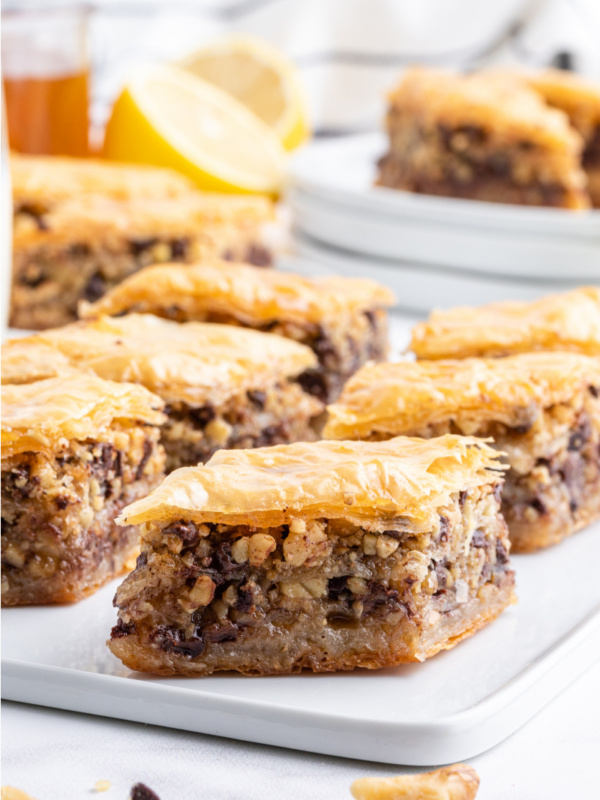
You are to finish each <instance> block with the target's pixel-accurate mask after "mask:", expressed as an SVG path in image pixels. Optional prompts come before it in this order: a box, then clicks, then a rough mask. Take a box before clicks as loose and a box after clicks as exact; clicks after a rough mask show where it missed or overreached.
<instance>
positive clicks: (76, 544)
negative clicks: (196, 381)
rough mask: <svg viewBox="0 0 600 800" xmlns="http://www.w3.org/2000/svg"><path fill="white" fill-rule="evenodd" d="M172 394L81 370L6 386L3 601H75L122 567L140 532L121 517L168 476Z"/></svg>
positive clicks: (3, 399)
mask: <svg viewBox="0 0 600 800" xmlns="http://www.w3.org/2000/svg"><path fill="white" fill-rule="evenodd" d="M161 408H162V401H161V400H160V399H159V398H158V397H156V396H155V395H153V394H151V393H150V392H148V391H147V390H146V389H144V388H143V387H141V386H135V385H132V384H126V383H112V382H110V381H104V380H102V379H100V378H97V377H96V376H92V375H83V374H80V375H71V376H69V377H68V378H63V377H57V378H48V379H46V380H40V381H37V382H35V383H29V384H22V385H14V386H10V385H9V386H3V387H2V605H3V606H15V605H30V604H36V603H65V602H71V601H74V600H80V599H81V598H83V597H85V596H87V595H89V594H92V593H93V592H95V591H96V589H98V588H99V587H100V586H102V585H103V584H104V583H106V582H107V581H108V580H110V579H111V578H114V577H115V576H117V575H119V574H121V573H122V572H123V571H124V570H125V569H126V567H127V565H128V562H129V561H130V560H131V559H132V557H133V556H134V555H135V554H136V551H137V548H138V538H137V531H136V529H135V528H134V527H132V526H131V525H129V526H118V525H116V523H115V517H116V516H117V515H118V514H119V513H120V512H121V511H122V509H123V508H124V507H125V506H126V505H128V504H129V503H131V502H133V501H134V500H137V499H139V498H141V497H145V496H146V495H147V494H148V493H149V492H150V491H151V490H152V489H154V487H155V486H156V485H157V484H158V483H159V482H160V480H161V478H162V477H163V475H164V472H163V467H164V461H165V456H164V451H163V449H162V447H161V446H160V444H159V443H158V439H159V428H158V426H159V425H160V423H161V422H162V419H163V415H162V413H161Z"/></svg>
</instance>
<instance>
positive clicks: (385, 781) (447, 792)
mask: <svg viewBox="0 0 600 800" xmlns="http://www.w3.org/2000/svg"><path fill="white" fill-rule="evenodd" d="M478 789H479V775H478V774H477V773H476V772H475V770H474V769H473V767H470V766H469V765H468V764H452V765H451V766H449V767H442V768H441V769H436V770H434V771H433V772H424V773H420V774H418V775H398V776H397V777H396V778H359V780H357V781H354V783H353V784H352V786H351V787H350V791H351V792H352V796H353V797H354V798H355V800H425V798H427V800H473V798H474V797H475V795H476V794H477V790H478Z"/></svg>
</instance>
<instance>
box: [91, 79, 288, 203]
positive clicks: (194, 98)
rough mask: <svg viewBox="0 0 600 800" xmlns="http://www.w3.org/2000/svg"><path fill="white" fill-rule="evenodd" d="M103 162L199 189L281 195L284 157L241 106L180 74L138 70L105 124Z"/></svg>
mask: <svg viewBox="0 0 600 800" xmlns="http://www.w3.org/2000/svg"><path fill="white" fill-rule="evenodd" d="M103 153H104V156H105V157H106V158H110V159H114V160H119V161H130V162H138V163H144V164H154V165H156V166H161V167H170V168H172V169H176V170H179V171H180V172H182V173H184V174H185V175H187V176H188V177H190V178H191V179H192V180H193V181H194V182H195V183H196V184H197V185H198V186H199V187H200V188H201V189H206V190H208V191H220V192H255V193H266V194H271V195H275V194H277V193H278V192H279V190H280V187H281V183H282V178H283V171H284V164H285V151H284V150H283V147H282V146H281V143H280V142H279V140H278V138H277V136H276V135H275V134H274V133H273V131H272V130H271V129H270V128H269V127H268V126H267V125H265V123H263V122H262V121H261V120H259V119H258V118H257V117H256V116H255V115H254V114H252V113H251V112H250V111H248V109H246V108H245V107H244V106H243V105H242V104H241V103H239V102H238V101H237V100H235V99H234V98H233V97H231V96H230V95H228V94H227V93H226V92H224V91H222V90H221V89H219V88H217V87H216V86H213V85H211V84H210V83H207V82H206V81H203V80H201V79H200V78H198V77H196V76H194V75H191V74H190V73H189V72H186V71H185V70H183V69H180V68H179V67H175V66H170V65H153V66H149V67H144V68H141V69H138V70H137V71H136V72H135V73H134V74H133V76H132V78H131V80H130V81H129V83H128V84H127V85H126V87H125V89H124V90H123V92H122V93H121V95H120V97H119V98H118V100H117V102H116V103H115V106H114V108H113V111H112V115H111V118H110V120H109V122H108V125H107V128H106V134H105V140H104V151H103Z"/></svg>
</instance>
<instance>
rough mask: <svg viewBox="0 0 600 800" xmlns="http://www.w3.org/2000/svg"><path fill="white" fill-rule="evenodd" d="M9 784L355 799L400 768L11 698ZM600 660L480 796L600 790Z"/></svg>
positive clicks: (67, 799) (515, 743)
mask: <svg viewBox="0 0 600 800" xmlns="http://www.w3.org/2000/svg"><path fill="white" fill-rule="evenodd" d="M2 751H3V752H2V783H3V784H9V785H14V786H17V787H19V788H22V789H24V790H26V791H28V792H30V793H31V794H32V795H33V797H35V798H36V800H78V799H79V798H81V800H84V798H90V797H94V796H96V794H95V792H94V791H93V787H94V783H95V782H96V781H97V780H100V779H106V780H109V781H111V784H112V786H111V789H110V790H109V791H108V792H106V793H103V794H101V795H98V796H99V797H102V798H106V800H126V798H128V796H129V795H128V792H129V789H130V787H131V786H132V784H133V783H135V782H137V781H142V782H144V783H146V784H147V785H148V786H150V787H151V788H152V789H154V791H155V792H157V794H158V795H159V797H160V798H161V800H221V798H222V799H223V800H225V798H226V799H227V800H230V799H231V800H233V799H234V798H235V800H238V799H239V800H242V798H243V800H268V799H269V798H273V800H279V799H281V800H349V798H350V792H349V786H350V784H351V783H352V781H353V780H355V779H356V778H359V777H362V776H365V775H382V776H383V775H393V774H398V773H400V772H405V771H407V770H403V769H402V768H395V767H390V766H387V765H377V764H373V763H367V762H359V761H347V760H345V759H340V758H329V757H325V756H318V755H310V754H307V753H300V752H295V751H291V750H282V749H278V748H275V747H264V746H262V745H254V744H247V743H244V742H237V741H230V740H227V739H218V738H213V737H210V736H203V735H201V734H194V733H182V732H178V731H173V730H169V729H167V728H153V727H149V726H146V725H140V724H136V723H130V722H119V721H117V720H112V719H104V718H102V717H90V716H87V715H83V714H72V713H69V712H66V711H53V710H50V709H43V708H37V707H34V706H26V705H20V704H18V703H7V702H5V703H3V704H2ZM599 760H600V663H597V664H596V665H595V666H594V667H592V668H591V669H590V670H588V671H587V672H586V673H585V674H584V675H583V676H582V677H581V678H579V680H577V681H576V682H575V683H574V684H572V685H571V686H570V687H569V688H568V689H567V690H566V691H565V692H563V693H562V694H561V695H560V696H559V697H558V698H557V699H556V700H555V701H554V702H553V703H551V704H550V705H549V706H547V707H546V708H545V709H543V710H542V711H541V712H540V713H539V714H538V715H537V716H536V717H534V718H533V719H532V720H531V721H530V722H529V723H528V724H527V725H525V727H523V728H521V730H519V731H517V732H516V733H515V734H513V736H511V737H510V738H509V739H507V740H506V741H504V742H502V743H501V744H500V745H498V746H497V747H495V748H493V749H492V750H489V751H488V752H487V753H484V754H483V755H481V756H478V757H477V758H474V759H472V760H471V761H470V762H469V763H471V764H472V765H473V766H474V767H475V768H476V769H477V770H478V772H479V774H480V776H481V788H480V791H479V794H478V798H477V800H512V799H513V798H514V800H555V799H556V800H598V798H600V771H599V768H598V762H599Z"/></svg>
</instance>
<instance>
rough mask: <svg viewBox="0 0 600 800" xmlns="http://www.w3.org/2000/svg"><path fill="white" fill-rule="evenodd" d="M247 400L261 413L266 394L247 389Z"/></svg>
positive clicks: (257, 390)
mask: <svg viewBox="0 0 600 800" xmlns="http://www.w3.org/2000/svg"><path fill="white" fill-rule="evenodd" d="M246 394H247V395H248V400H250V402H251V403H254V405H255V406H256V407H257V408H259V409H260V410H261V411H262V410H263V409H264V407H265V404H266V402H267V393H266V392H262V391H261V390H260V389H248V391H247V392H246Z"/></svg>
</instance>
